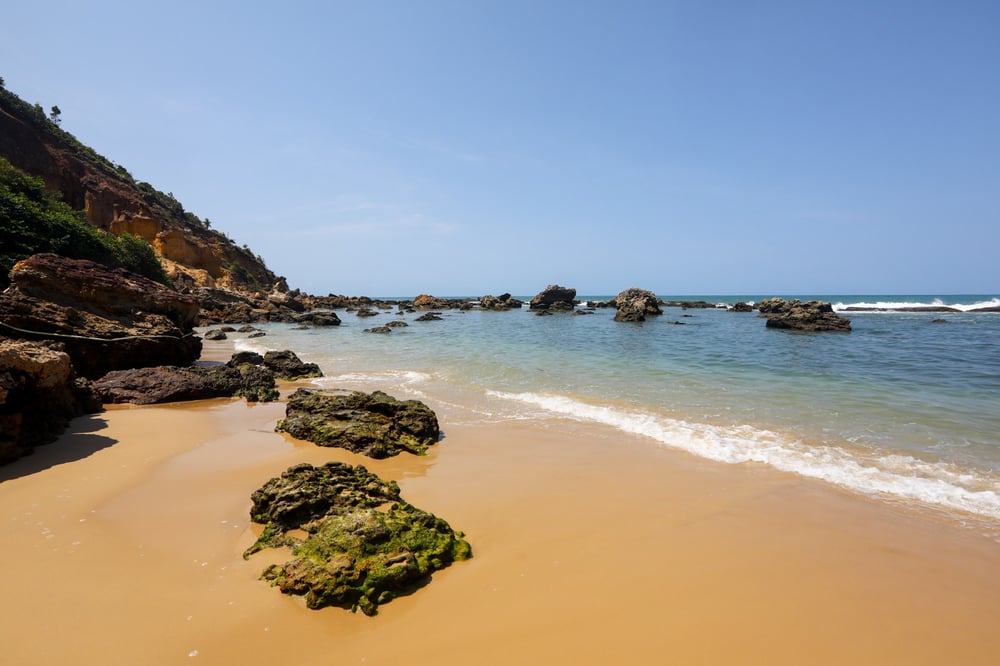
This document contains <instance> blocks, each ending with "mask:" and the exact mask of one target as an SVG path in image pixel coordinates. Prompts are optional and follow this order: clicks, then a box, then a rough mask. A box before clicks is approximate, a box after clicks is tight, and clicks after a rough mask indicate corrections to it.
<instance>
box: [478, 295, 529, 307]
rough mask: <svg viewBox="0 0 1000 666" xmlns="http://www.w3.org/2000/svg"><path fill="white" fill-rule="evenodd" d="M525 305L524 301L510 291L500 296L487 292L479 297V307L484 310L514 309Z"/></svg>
mask: <svg viewBox="0 0 1000 666" xmlns="http://www.w3.org/2000/svg"><path fill="white" fill-rule="evenodd" d="M523 305H524V302H523V301H519V300H517V299H516V298H514V297H512V296H511V295H510V294H508V293H503V294H500V295H499V296H493V295H491V294H487V295H486V296H482V297H481V298H480V299H479V307H480V308H482V309H483V310H501V311H502V310H512V309H520V308H521V306H523Z"/></svg>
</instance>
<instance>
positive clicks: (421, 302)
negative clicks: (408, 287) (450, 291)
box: [413, 294, 450, 310]
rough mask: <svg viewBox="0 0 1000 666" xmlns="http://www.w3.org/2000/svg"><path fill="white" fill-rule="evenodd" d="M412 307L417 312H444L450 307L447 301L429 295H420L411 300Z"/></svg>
mask: <svg viewBox="0 0 1000 666" xmlns="http://www.w3.org/2000/svg"><path fill="white" fill-rule="evenodd" d="M413 307H414V308H416V309H417V310H444V309H447V308H448V307H450V305H449V303H448V301H447V300H446V299H443V298H437V297H436V296H431V295H429V294H420V295H419V296H417V297H416V298H414V299H413Z"/></svg>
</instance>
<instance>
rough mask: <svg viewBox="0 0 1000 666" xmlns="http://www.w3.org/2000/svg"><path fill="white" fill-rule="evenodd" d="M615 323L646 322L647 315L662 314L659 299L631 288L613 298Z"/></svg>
mask: <svg viewBox="0 0 1000 666" xmlns="http://www.w3.org/2000/svg"><path fill="white" fill-rule="evenodd" d="M614 303H615V308H616V310H617V312H615V321H646V317H647V316H649V315H660V314H663V310H661V309H660V305H659V299H658V298H657V297H656V294H654V293H653V292H651V291H646V290H645V289H638V288H636V287H631V288H629V289H626V290H625V291H623V292H621V293H619V294H618V295H617V296H615V298H614Z"/></svg>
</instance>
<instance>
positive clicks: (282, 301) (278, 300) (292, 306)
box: [267, 285, 306, 312]
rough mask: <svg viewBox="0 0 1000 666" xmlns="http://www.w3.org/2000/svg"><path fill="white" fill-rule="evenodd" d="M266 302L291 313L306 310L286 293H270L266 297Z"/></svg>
mask: <svg viewBox="0 0 1000 666" xmlns="http://www.w3.org/2000/svg"><path fill="white" fill-rule="evenodd" d="M286 286H287V285H286ZM267 302H268V303H271V304H273V305H276V306H278V307H279V308H287V309H289V310H292V311H293V312H304V311H305V309H306V306H304V305H303V304H302V303H301V302H300V301H299V300H298V299H296V298H295V297H294V296H292V295H291V294H289V293H288V292H282V291H272V292H271V293H270V294H268V295H267Z"/></svg>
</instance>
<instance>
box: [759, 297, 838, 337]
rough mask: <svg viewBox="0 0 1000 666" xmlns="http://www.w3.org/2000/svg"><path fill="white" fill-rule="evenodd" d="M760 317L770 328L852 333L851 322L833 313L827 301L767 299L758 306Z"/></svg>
mask: <svg viewBox="0 0 1000 666" xmlns="http://www.w3.org/2000/svg"><path fill="white" fill-rule="evenodd" d="M758 309H759V310H760V313H761V314H760V316H761V317H765V318H767V327H768V328H785V329H794V330H798V331H850V330H851V320H850V319H847V318H845V317H841V316H840V315H838V314H837V313H836V312H834V311H833V306H832V305H831V304H830V303H828V302H826V301H808V302H806V303H803V302H802V301H800V300H798V299H795V300H792V301H789V300H785V299H784V298H765V299H764V300H762V301H761V302H760V305H759V306H758Z"/></svg>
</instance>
